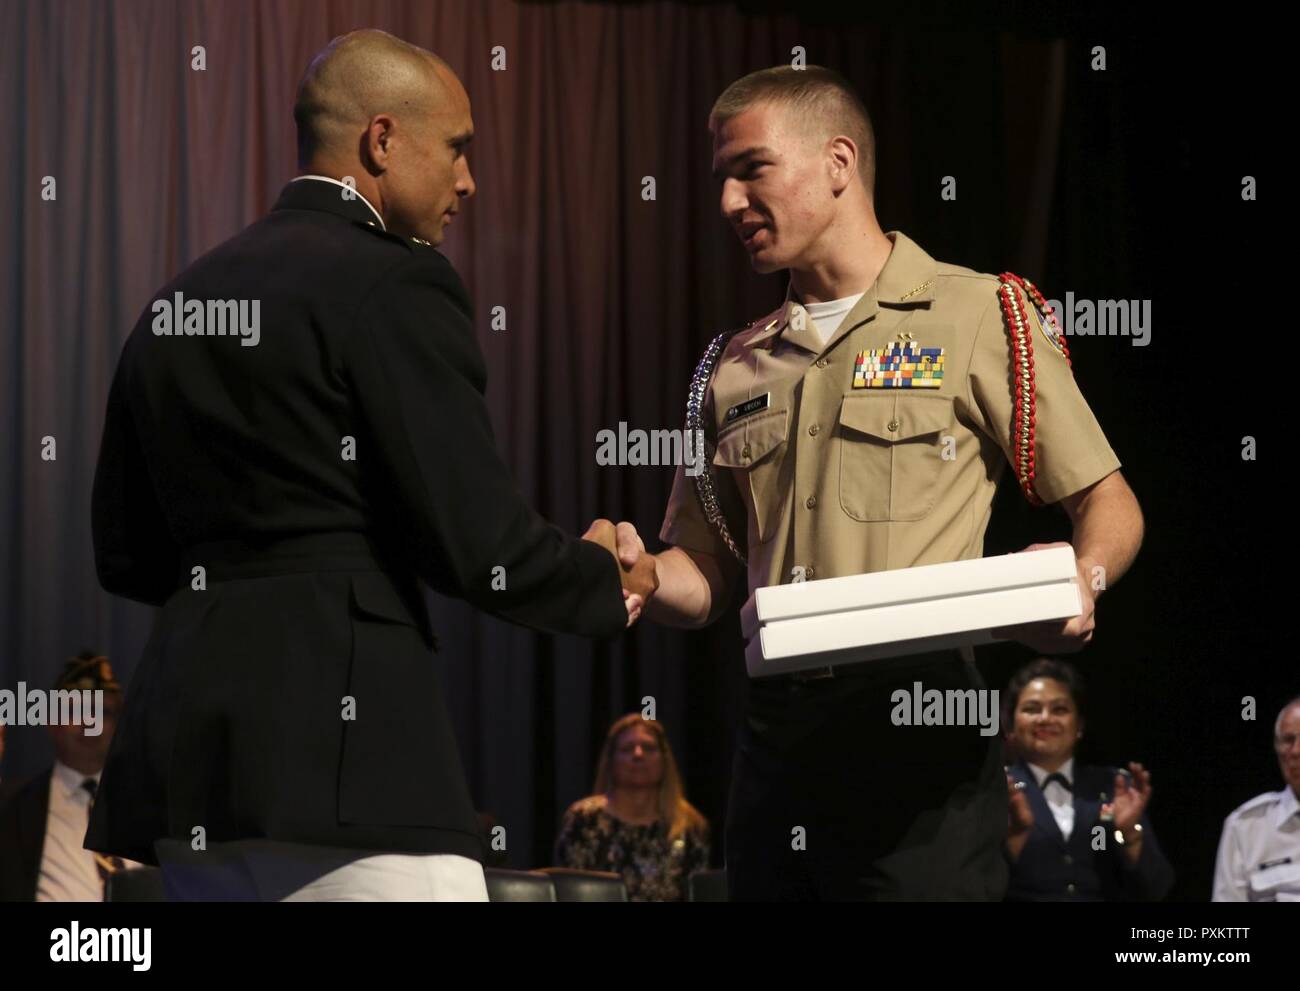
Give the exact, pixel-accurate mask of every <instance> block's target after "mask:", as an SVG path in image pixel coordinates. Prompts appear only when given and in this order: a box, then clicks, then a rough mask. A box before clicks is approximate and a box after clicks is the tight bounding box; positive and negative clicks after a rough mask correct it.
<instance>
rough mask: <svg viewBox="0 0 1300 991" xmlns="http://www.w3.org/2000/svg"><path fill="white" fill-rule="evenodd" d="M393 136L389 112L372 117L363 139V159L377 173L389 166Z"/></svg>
mask: <svg viewBox="0 0 1300 991" xmlns="http://www.w3.org/2000/svg"><path fill="white" fill-rule="evenodd" d="M392 138H393V118H392V117H390V116H388V114H377V115H376V116H374V117H372V118H371V119H370V123H369V124H368V125H367V126H366V132H365V134H364V135H363V136H362V139H361V160H362V161H363V162H364V163H365V164H366V165H367V166H369V167H371V168H372V169H373V170H374V171H375V172H376V173H379V172H383V171H384V170H385V169H387V168H388V156H389V154H390V144H391V142H392Z"/></svg>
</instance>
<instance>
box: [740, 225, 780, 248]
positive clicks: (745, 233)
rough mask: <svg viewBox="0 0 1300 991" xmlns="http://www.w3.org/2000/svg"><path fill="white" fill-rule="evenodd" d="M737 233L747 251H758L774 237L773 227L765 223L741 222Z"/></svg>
mask: <svg viewBox="0 0 1300 991" xmlns="http://www.w3.org/2000/svg"><path fill="white" fill-rule="evenodd" d="M736 234H737V235H738V236H739V237H740V243H741V244H743V245H744V246H745V250H747V251H758V250H759V249H761V248H762V247H764V245H766V244H767V242H768V241H769V240H770V239H771V237H772V232H771V229H770V228H769V227H768V225H767V224H763V223H750V224H741V225H740V226H739V227H737V228H736Z"/></svg>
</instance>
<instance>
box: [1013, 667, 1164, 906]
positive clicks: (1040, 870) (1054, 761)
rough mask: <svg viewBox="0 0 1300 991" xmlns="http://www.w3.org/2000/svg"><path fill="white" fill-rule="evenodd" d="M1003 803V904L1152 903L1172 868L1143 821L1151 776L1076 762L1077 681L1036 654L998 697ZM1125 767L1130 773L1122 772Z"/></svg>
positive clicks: (1137, 767) (1137, 768) (1079, 725)
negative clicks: (1007, 875)
mask: <svg viewBox="0 0 1300 991" xmlns="http://www.w3.org/2000/svg"><path fill="white" fill-rule="evenodd" d="M1003 703H1004V705H1005V706H1006V710H1007V711H1006V719H1005V722H1004V726H1005V727H1006V734H1007V737H1006V739H1007V745H1008V749H1009V750H1010V751H1011V754H1012V756H1013V757H1014V762H1013V763H1012V764H1011V766H1010V767H1009V768H1008V769H1007V795H1008V799H1009V802H1010V815H1009V817H1008V819H1009V822H1008V827H1007V841H1006V853H1007V859H1008V861H1009V863H1010V866H1011V879H1010V884H1009V886H1008V889H1007V900H1008V901H1158V900H1159V899H1161V898H1164V897H1165V895H1167V894H1168V893H1169V889H1170V888H1172V887H1173V883H1174V871H1173V868H1172V867H1171V866H1170V864H1169V861H1168V860H1167V859H1166V858H1165V855H1164V853H1162V852H1161V850H1160V846H1159V844H1158V843H1157V842H1156V837H1155V832H1154V831H1153V830H1152V828H1151V823H1150V822H1148V821H1147V818H1146V815H1145V813H1146V807H1147V804H1148V803H1149V802H1150V800H1151V775H1150V773H1149V772H1148V771H1147V770H1146V769H1145V768H1144V767H1143V766H1142V765H1141V764H1129V772H1125V771H1122V770H1118V769H1115V768H1102V767H1092V766H1088V765H1083V764H1077V763H1076V762H1075V759H1074V752H1075V748H1076V746H1077V745H1078V742H1079V740H1080V739H1081V738H1082V737H1083V727H1084V722H1083V713H1082V710H1083V683H1082V680H1081V679H1080V677H1079V675H1078V672H1077V671H1075V669H1074V668H1073V667H1072V666H1070V665H1069V664H1065V663H1063V662H1061V661H1054V660H1050V659H1047V658H1041V659H1039V660H1036V661H1033V662H1032V663H1030V664H1028V665H1026V666H1025V667H1024V668H1022V669H1021V670H1020V671H1019V672H1017V674H1016V675H1015V676H1014V677H1013V678H1012V679H1011V682H1010V684H1009V685H1008V686H1007V691H1006V695H1005V697H1004V699H1003ZM1130 772H1131V773H1130Z"/></svg>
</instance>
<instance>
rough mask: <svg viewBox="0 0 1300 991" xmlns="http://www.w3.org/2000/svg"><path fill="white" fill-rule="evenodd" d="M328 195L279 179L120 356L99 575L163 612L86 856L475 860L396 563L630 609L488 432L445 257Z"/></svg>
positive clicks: (418, 605)
mask: <svg viewBox="0 0 1300 991" xmlns="http://www.w3.org/2000/svg"><path fill="white" fill-rule="evenodd" d="M343 193H344V191H343V190H342V188H340V187H339V186H337V185H334V184H332V183H326V182H322V181H320V180H315V179H304V180H299V181H297V182H292V183H290V184H289V185H288V186H287V187H286V188H285V190H284V192H283V193H282V194H281V196H280V198H279V200H278V201H277V202H276V204H275V206H274V208H273V209H272V210H271V212H270V213H269V214H268V215H267V216H266V217H264V218H263V219H261V220H259V221H257V222H256V223H254V224H253V225H251V226H250V227H248V228H247V229H245V230H244V231H243V232H242V233H240V234H238V235H236V236H235V237H234V238H232V239H230V240H229V241H227V242H225V243H224V244H222V245H220V246H219V247H217V248H215V249H214V250H213V251H211V252H209V253H208V254H206V255H204V256H203V257H202V258H200V259H199V260H198V261H196V262H195V263H194V264H193V265H191V266H190V267H189V268H188V269H186V270H185V271H184V272H183V273H182V274H181V275H180V276H179V277H177V278H176V279H175V280H174V281H173V282H172V283H171V284H169V285H167V286H166V287H164V288H163V289H162V290H160V291H159V293H158V295H157V296H156V297H155V300H154V302H153V303H152V304H151V305H150V306H149V307H147V308H146V310H145V312H144V314H143V315H142V316H141V318H140V321H139V322H138V323H137V325H136V327H135V329H134V330H133V332H132V333H131V335H130V338H129V339H128V341H127V343H126V346H125V347H124V349H123V351H122V356H121V359H120V362H119V365H118V368H117V373H116V375H115V377H114V380H113V384H112V389H111V393H110V396H109V403H108V412H107V419H106V423H105V427H104V435H103V441H102V447H101V450H100V455H99V464H98V468H97V471H96V475H95V486H94V494H93V528H94V539H95V560H96V565H97V568H98V571H99V578H100V582H101V583H102V584H103V586H104V588H105V589H107V590H108V591H109V592H112V593H115V594H117V595H122V596H126V597H128V598H131V599H137V600H140V601H142V602H148V603H152V604H154V605H158V606H161V607H162V608H161V611H160V612H159V614H158V616H157V619H156V622H155V625H154V628H153V634H152V636H151V638H150V640H149V642H148V644H147V646H146V648H145V652H144V655H143V657H142V658H141V660H140V663H139V665H138V667H137V668H136V670H135V672H134V675H133V678H132V681H131V684H130V685H129V687H128V689H127V692H126V702H125V706H124V709H123V712H122V716H121V719H120V722H119V725H118V729H117V733H116V736H115V737H114V740H113V744H112V749H111V751H110V756H109V760H108V764H107V766H106V768H105V771H104V775H103V778H102V781H101V783H100V789H99V793H98V797H97V799H96V802H95V806H94V810H93V812H92V816H91V823H90V829H89V831H88V833H87V841H86V845H87V846H88V847H90V848H91V849H94V850H100V851H103V852H106V853H114V854H119V855H121V856H124V857H130V858H132V859H135V860H139V861H143V862H145V863H157V860H156V859H155V855H154V851H153V848H152V844H153V842H154V841H155V840H156V839H158V838H161V837H170V838H173V839H181V840H186V841H189V842H191V843H192V845H194V846H198V845H199V844H198V841H199V839H201V840H202V842H204V843H213V842H220V841H225V840H232V839H246V838H269V839H278V840H284V841H290V842H300V843H310V844H320V845H326V846H341V847H348V848H356V849H370V850H391V851H404V852H411V853H458V854H461V855H464V856H468V857H473V858H476V859H480V860H481V859H482V858H483V855H484V852H485V851H484V849H483V836H482V833H481V830H480V828H479V826H478V823H477V820H476V818H475V815H474V810H473V807H472V805H471V802H470V796H469V791H468V788H467V786H466V782H465V779H464V774H463V771H462V769H461V763H460V758H459V754H458V753H457V747H456V743H455V739H454V737H453V734H452V729H451V726H450V724H449V721H448V717H447V712H446V707H445V703H444V700H443V696H442V692H441V688H440V685H439V678H438V674H437V667H438V662H437V658H436V656H435V652H436V649H437V645H436V640H435V638H434V635H433V632H432V631H431V630H430V628H429V620H428V615H427V612H426V609H425V605H424V599H423V596H422V594H421V592H420V589H419V584H418V581H419V580H423V581H424V582H426V583H427V584H428V585H430V586H432V587H433V588H434V589H435V590H436V591H437V592H440V593H442V594H444V595H447V596H457V597H461V598H464V599H466V600H468V601H469V602H471V603H472V604H474V605H475V606H477V607H479V608H481V609H484V610H486V611H488V612H491V613H493V614H495V615H497V616H499V617H502V618H504V619H506V620H509V621H511V622H514V623H518V624H521V625H524V626H528V627H532V628H534V629H538V630H544V631H552V632H562V633H575V634H582V635H587V636H611V635H614V634H616V633H618V632H619V631H620V630H622V628H623V626H624V623H625V622H626V618H627V614H626V611H625V610H624V608H623V599H622V593H621V590H620V584H619V578H618V569H617V565H616V563H615V562H614V559H613V558H612V556H610V555H609V554H608V553H607V552H606V551H604V550H602V549H601V548H599V547H598V546H596V545H595V544H592V543H589V542H586V541H581V540H578V539H575V538H573V537H570V536H568V535H566V534H564V533H563V532H561V531H560V530H558V529H556V528H555V527H553V526H551V525H550V524H548V523H547V522H546V521H545V520H543V519H542V518H541V517H539V516H538V515H537V513H536V512H534V511H533V510H532V509H531V508H530V507H529V506H528V504H527V503H526V502H525V501H524V499H523V498H522V497H521V494H520V492H519V491H518V488H517V487H516V484H515V482H514V480H513V478H512V476H511V473H510V471H509V470H508V469H507V467H506V465H505V464H504V463H503V462H502V460H501V457H500V455H499V454H498V452H497V450H496V446H495V443H494V439H493V433H492V428H491V424H490V421H489V417H488V411H487V407H486V405H485V403H484V388H485V384H486V374H485V369H484V362H483V356H482V353H481V352H480V350H479V346H478V343H477V340H476V338H475V336H474V330H473V323H472V317H471V309H470V303H469V299H468V296H467V294H466V292H465V288H464V286H463V285H462V283H461V281H460V279H459V278H458V277H457V275H456V273H455V271H454V270H453V269H452V267H451V265H450V263H449V262H448V261H447V260H446V259H445V258H444V257H443V256H442V255H441V254H439V253H438V252H437V251H435V250H434V249H433V248H432V247H430V246H428V245H427V244H424V243H422V242H417V241H415V240H412V239H409V238H403V237H399V236H396V235H393V234H389V233H385V232H384V231H383V230H382V228H381V226H380V225H379V223H378V222H377V220H376V218H375V215H374V213H372V212H371V210H370V208H369V207H368V206H367V205H366V204H365V202H364V201H363V200H361V199H360V198H353V199H351V200H348V199H346V198H345V197H344V195H343ZM196 301H197V302H196ZM224 301H229V302H224ZM164 303H165V304H168V307H164V306H163V304H164ZM254 304H256V305H254ZM240 305H242V306H243V308H244V309H243V316H242V319H243V323H239V322H238V321H239V320H240V312H239V306H240ZM168 310H170V313H169V312H168ZM200 311H201V312H200ZM169 316H170V317H171V318H172V319H171V320H170V323H169V322H168V317H169ZM255 317H256V318H257V319H258V321H259V322H258V325H257V326H258V329H257V332H256V333H253V332H252V331H251V330H250V329H249V328H251V326H252V323H253V319H254V318H255ZM223 319H224V320H225V329H226V330H227V333H226V334H225V335H224V336H223V335H219V334H215V333H213V331H214V330H215V329H218V328H220V327H221V321H222V320H223ZM167 330H171V331H172V332H171V333H170V334H168V333H166V332H165V331H167ZM200 330H202V331H203V333H198V331H200ZM254 341H255V342H256V343H251V342H254ZM198 569H202V570H198Z"/></svg>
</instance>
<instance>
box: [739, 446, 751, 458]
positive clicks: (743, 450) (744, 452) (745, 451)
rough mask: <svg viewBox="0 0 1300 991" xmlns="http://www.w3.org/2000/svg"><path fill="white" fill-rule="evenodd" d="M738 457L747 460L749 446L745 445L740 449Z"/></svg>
mask: <svg viewBox="0 0 1300 991" xmlns="http://www.w3.org/2000/svg"><path fill="white" fill-rule="evenodd" d="M740 456H741V457H742V458H748V457H749V445H748V444H746V445H745V446H744V447H742V448H741V449H740Z"/></svg>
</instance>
